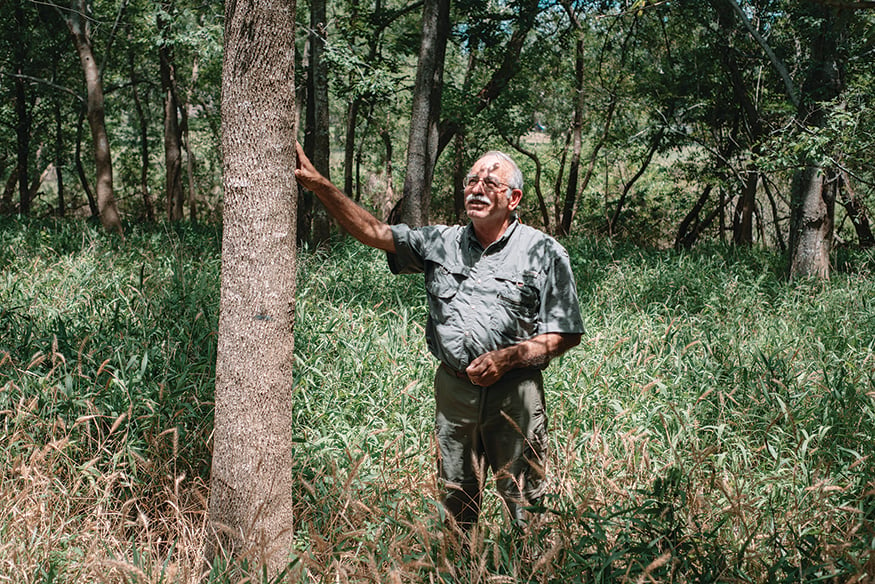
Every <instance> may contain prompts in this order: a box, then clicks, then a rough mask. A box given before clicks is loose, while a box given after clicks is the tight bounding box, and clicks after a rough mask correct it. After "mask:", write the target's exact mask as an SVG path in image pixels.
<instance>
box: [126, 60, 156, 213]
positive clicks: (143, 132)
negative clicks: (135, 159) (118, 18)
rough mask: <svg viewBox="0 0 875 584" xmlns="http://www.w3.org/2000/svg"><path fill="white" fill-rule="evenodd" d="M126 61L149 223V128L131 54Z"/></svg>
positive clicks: (151, 205) (151, 209) (145, 207)
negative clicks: (136, 126) (137, 133)
mask: <svg viewBox="0 0 875 584" xmlns="http://www.w3.org/2000/svg"><path fill="white" fill-rule="evenodd" d="M128 59H129V63H128V65H129V67H130V76H131V94H132V95H133V97H134V111H136V113H137V121H138V122H139V124H140V127H139V133H140V194H141V196H142V197H143V212H144V213H145V215H146V220H147V221H149V222H150V223H151V222H153V221H155V206H154V205H153V204H152V195H151V194H150V193H149V127H148V124H147V123H146V115H145V113H144V111H143V104H142V102H141V100H140V93H139V91H138V90H137V75H136V70H135V69H134V53H133V52H130V53H129V54H128Z"/></svg>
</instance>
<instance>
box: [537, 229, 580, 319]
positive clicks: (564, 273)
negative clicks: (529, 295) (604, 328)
mask: <svg viewBox="0 0 875 584" xmlns="http://www.w3.org/2000/svg"><path fill="white" fill-rule="evenodd" d="M557 247H558V249H557V250H556V253H555V254H553V258H552V262H551V265H550V269H548V270H547V274H546V279H545V281H544V288H543V290H542V292H541V315H540V323H539V326H538V334H544V333H563V334H583V332H584V330H583V319H582V318H581V316H580V302H579V301H578V299H577V286H576V284H575V282H574V274H573V273H572V271H571V260H570V259H569V257H568V252H567V251H565V248H563V247H562V246H559V245H558V244H557Z"/></svg>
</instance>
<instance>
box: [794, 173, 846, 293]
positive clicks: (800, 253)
mask: <svg viewBox="0 0 875 584" xmlns="http://www.w3.org/2000/svg"><path fill="white" fill-rule="evenodd" d="M824 172H825V171H824V169H823V168H821V167H819V166H809V167H808V168H806V169H805V170H804V171H803V172H801V173H799V175H798V176H797V178H796V181H795V184H794V185H793V201H794V202H795V204H797V205H799V206H798V207H794V208H793V225H792V227H791V231H790V235H791V240H790V249H791V250H792V251H791V260H790V277H791V278H794V279H796V278H810V277H815V278H823V279H828V278H829V272H830V270H829V256H830V251H831V250H832V235H833V217H834V208H835V184H836V183H837V180H836V179H835V177H829V178H827V177H826V176H825V174H824Z"/></svg>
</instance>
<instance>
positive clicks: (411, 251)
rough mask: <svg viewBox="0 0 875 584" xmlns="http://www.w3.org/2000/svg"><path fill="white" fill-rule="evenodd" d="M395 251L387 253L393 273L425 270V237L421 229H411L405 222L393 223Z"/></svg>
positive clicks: (418, 272) (412, 272)
mask: <svg viewBox="0 0 875 584" xmlns="http://www.w3.org/2000/svg"><path fill="white" fill-rule="evenodd" d="M390 229H391V230H392V239H393V240H394V241H395V253H388V252H387V253H386V260H387V261H388V262H389V270H390V271H391V272H392V273H393V274H420V273H422V272H423V271H424V270H425V258H424V248H425V245H424V244H425V237H424V236H423V233H422V231H421V230H419V229H411V228H410V227H408V226H407V225H404V224H403V223H402V224H400V225H392V226H391V227H390Z"/></svg>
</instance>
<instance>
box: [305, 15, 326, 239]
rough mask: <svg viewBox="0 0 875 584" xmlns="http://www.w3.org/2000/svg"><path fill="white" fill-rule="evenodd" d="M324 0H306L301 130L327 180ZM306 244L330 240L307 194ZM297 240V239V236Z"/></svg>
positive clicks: (323, 214) (314, 201)
mask: <svg viewBox="0 0 875 584" xmlns="http://www.w3.org/2000/svg"><path fill="white" fill-rule="evenodd" d="M326 12H327V6H326V0H310V54H309V61H310V64H309V73H308V75H307V125H306V127H305V129H304V132H305V134H304V149H305V151H306V152H307V155H308V156H309V157H310V160H311V161H312V162H313V166H315V167H316V170H318V171H319V172H320V173H322V176H324V177H326V178H330V177H331V174H330V170H331V136H330V133H329V131H330V120H329V118H328V63H327V62H326V61H325V57H324V55H325V47H326V41H327V38H326V37H327V35H328V18H327V14H326ZM310 199H311V201H310V202H309V204H308V207H309V210H310V213H309V217H306V219H309V226H308V227H309V229H308V235H309V237H308V238H307V242H308V243H310V244H311V245H314V246H318V245H320V244H322V243H324V242H326V241H328V238H329V237H330V235H331V233H330V229H331V222H330V220H329V218H328V213H327V212H326V211H325V207H324V206H323V205H322V203H321V202H319V200H317V199H315V197H313V195H312V194H310ZM299 239H300V237H299Z"/></svg>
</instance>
